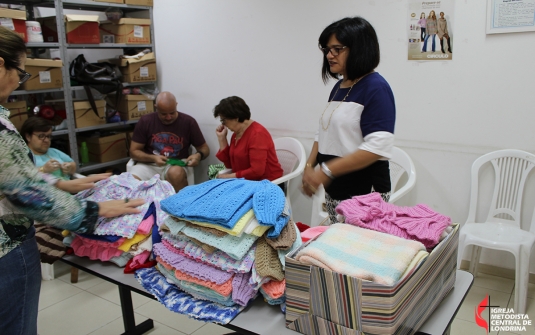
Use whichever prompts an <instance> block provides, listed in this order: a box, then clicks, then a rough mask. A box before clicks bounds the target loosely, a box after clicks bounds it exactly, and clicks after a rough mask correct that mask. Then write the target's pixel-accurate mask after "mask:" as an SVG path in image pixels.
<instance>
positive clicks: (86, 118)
mask: <svg viewBox="0 0 535 335" xmlns="http://www.w3.org/2000/svg"><path fill="white" fill-rule="evenodd" d="M73 105H74V117H75V123H76V128H83V127H91V126H98V125H99V124H105V123H106V101H105V100H95V105H96V106H97V112H98V115H97V114H96V113H95V111H94V110H93V108H91V104H90V103H89V101H75V102H74V103H73Z"/></svg>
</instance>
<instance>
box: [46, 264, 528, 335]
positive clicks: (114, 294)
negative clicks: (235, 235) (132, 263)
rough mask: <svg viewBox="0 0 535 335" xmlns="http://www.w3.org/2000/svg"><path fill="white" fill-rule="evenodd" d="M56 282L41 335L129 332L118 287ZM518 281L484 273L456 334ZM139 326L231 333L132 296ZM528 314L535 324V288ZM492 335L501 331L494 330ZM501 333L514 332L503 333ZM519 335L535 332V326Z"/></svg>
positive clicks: (95, 281)
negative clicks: (481, 307)
mask: <svg viewBox="0 0 535 335" xmlns="http://www.w3.org/2000/svg"><path fill="white" fill-rule="evenodd" d="M54 267H55V275H56V279H55V280H51V281H43V282H42V285H41V299H40V302H39V320H38V329H39V334H40V335H58V334H69V335H86V334H91V335H114V334H121V333H123V332H124V327H123V319H122V317H121V307H120V302H119V291H118V289H117V286H115V285H113V284H111V283H108V282H106V281H104V280H102V279H100V278H97V277H94V276H92V275H90V274H88V273H85V272H82V271H80V274H79V280H78V283H77V284H71V282H70V267H69V266H67V265H65V264H64V263H62V262H57V263H56V264H55V265H54ZM513 289H514V281H513V280H511V279H505V278H502V277H496V276H491V275H486V274H480V275H479V276H478V277H477V278H476V279H475V281H474V284H473V286H472V289H471V290H470V292H469V293H468V296H467V297H466V299H465V302H464V304H463V305H462V306H461V308H460V310H459V312H458V314H457V317H456V319H455V321H454V322H453V325H452V329H451V334H452V335H472V334H474V335H477V334H481V335H484V334H485V330H484V329H483V328H480V327H478V326H477V325H476V324H475V321H474V308H475V306H476V305H477V304H478V303H479V302H480V301H481V300H483V298H484V297H485V295H486V294H488V295H489V296H490V297H491V302H492V305H496V306H500V307H512V306H513V300H514V294H513V293H514V291H513ZM132 299H133V304H134V309H135V313H136V315H135V317H136V322H137V323H140V322H142V321H144V320H145V319H147V318H152V319H153V320H154V324H155V328H154V329H153V330H152V331H150V332H148V333H147V334H151V335H184V334H193V335H220V334H225V333H229V332H231V331H230V330H228V329H226V328H223V327H220V326H217V325H214V324H211V323H203V322H199V321H195V320H193V319H190V318H188V317H185V316H183V315H180V314H176V313H173V312H170V311H169V310H167V309H166V308H165V307H163V306H162V305H161V304H160V303H158V302H157V301H155V300H152V299H149V298H146V297H144V296H141V295H139V294H136V293H132ZM527 314H528V316H529V317H530V319H531V320H533V322H534V323H535V285H533V284H530V286H529V293H528V301H527ZM490 334H492V335H496V334H498V333H497V332H490ZM499 334H500V335H507V334H514V333H508V332H500V333H499ZM519 334H522V335H524V334H526V335H527V334H534V335H535V327H534V326H531V327H528V329H527V331H525V332H519Z"/></svg>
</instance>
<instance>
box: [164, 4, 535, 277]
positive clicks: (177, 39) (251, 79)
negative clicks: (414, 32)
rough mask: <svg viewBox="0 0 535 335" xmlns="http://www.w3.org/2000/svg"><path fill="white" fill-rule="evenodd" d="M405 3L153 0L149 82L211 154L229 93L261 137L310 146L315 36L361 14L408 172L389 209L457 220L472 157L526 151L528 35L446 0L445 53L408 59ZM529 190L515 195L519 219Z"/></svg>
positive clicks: (504, 258) (495, 260) (319, 104)
mask: <svg viewBox="0 0 535 335" xmlns="http://www.w3.org/2000/svg"><path fill="white" fill-rule="evenodd" d="M407 6H408V1H406V0H382V1H374V0H371V1H355V0H347V1H346V0H329V1H327V0H270V1H262V0H224V1H209V0H156V1H155V28H154V29H155V34H156V53H157V63H158V75H159V83H160V88H161V89H162V90H169V91H171V92H173V93H175V94H176V96H177V98H178V101H179V110H181V111H183V112H185V113H188V114H191V115H193V116H194V117H195V118H196V119H197V120H198V121H199V123H200V125H201V128H202V130H203V132H204V135H205V137H206V138H207V141H208V144H209V145H210V147H211V148H212V152H214V151H215V150H216V149H217V148H216V144H217V142H216V138H215V134H214V128H215V127H216V125H217V121H216V120H215V119H214V118H213V116H212V109H213V107H214V106H215V105H216V104H217V103H218V102H219V101H220V100H221V99H222V98H225V97H227V96H230V95H238V96H240V97H242V98H244V99H245V101H246V102H247V103H248V104H249V106H250V107H251V111H252V114H253V119H254V120H256V121H259V122H260V123H262V124H263V125H265V126H266V127H267V128H268V129H269V130H270V131H271V132H272V134H273V136H275V137H278V136H294V137H297V138H298V139H299V140H301V141H302V142H303V144H304V145H305V147H306V148H307V150H310V147H311V146H312V141H313V133H314V131H315V129H316V127H317V122H318V118H319V116H320V115H321V112H322V111H323V108H324V106H325V103H326V100H327V97H328V94H329V91H330V89H331V87H332V85H333V84H334V82H330V83H328V85H326V86H325V85H323V83H322V81H321V78H320V69H321V63H322V55H321V53H320V51H318V48H317V39H318V37H319V34H320V33H321V31H322V30H323V28H325V27H326V26H327V25H328V24H330V23H332V22H333V21H336V20H338V19H340V18H343V17H345V16H354V15H360V16H363V17H364V18H366V19H367V20H369V21H370V22H371V23H372V25H373V26H374V27H375V29H376V31H377V34H378V36H379V41H380V44H381V55H382V60H381V64H380V66H379V68H378V69H377V71H378V72H380V73H381V74H382V75H383V76H384V77H385V78H386V79H387V80H388V81H389V83H390V85H391V86H392V89H393V91H394V95H395V97H396V104H397V123H396V132H395V135H396V145H397V146H400V147H401V148H403V149H405V150H406V151H407V152H408V153H409V154H410V155H411V157H412V158H413V160H414V162H415V164H416V171H417V174H418V178H417V183H416V185H417V186H416V187H415V189H414V190H413V191H412V192H411V193H410V194H409V195H407V196H406V198H404V199H402V200H401V201H400V203H399V204H402V205H414V204H416V203H426V204H428V205H430V206H431V207H432V208H433V209H434V210H436V211H438V212H441V213H443V214H446V215H449V216H451V217H452V220H453V221H455V222H464V221H465V220H466V217H467V214H468V196H469V188H470V187H469V182H470V175H469V172H470V166H471V164H472V162H473V161H474V160H475V159H476V158H477V157H478V156H480V155H482V154H484V153H487V152H489V151H492V150H496V149H501V148H516V149H522V150H526V151H530V152H535V132H533V130H532V126H533V124H534V123H535V122H534V121H535V113H533V112H532V109H533V106H534V105H535V94H534V91H535V90H534V89H535V84H534V82H533V78H534V77H535V66H534V65H533V53H534V51H535V43H534V42H535V33H533V32H529V33H517V34H501V35H486V34H485V22H486V21H485V19H486V1H481V0H479V1H468V0H464V1H456V2H455V6H456V8H455V12H454V15H455V17H454V22H455V27H452V28H453V31H454V32H455V34H454V35H452V42H453V48H452V50H453V55H454V60H453V61H449V62H414V61H413V62H409V61H407V60H406V58H407V56H406V53H407V39H408V38H407V32H406V29H405V26H406V12H407ZM216 162H217V160H216V159H215V158H214V157H213V156H212V157H210V158H209V159H208V160H207V161H205V162H203V166H202V169H201V170H203V172H202V173H197V174H196V179H197V181H203V180H205V178H206V177H205V173H204V172H205V171H206V166H207V164H211V163H216ZM295 184H297V183H295ZM295 184H294V186H293V188H292V191H291V192H292V193H291V194H292V202H293V207H294V217H295V218H296V219H297V220H298V221H302V222H305V223H308V222H309V221H310V208H311V200H310V199H307V198H305V197H304V196H302V195H301V194H300V193H299V192H298V190H297V189H295V187H296V186H297V185H295ZM533 189H534V188H533V184H531V186H530V188H529V189H528V191H527V194H526V203H527V204H528V205H527V208H526V209H525V211H524V217H525V219H526V220H527V221H529V220H531V211H532V210H533V205H532V204H533V203H534V201H533V200H534V199H535V193H534V192H533V191H532V190H533ZM530 204H531V205H530ZM483 262H486V263H489V264H493V265H499V266H504V267H513V266H514V265H513V264H514V263H513V262H512V257H509V256H508V255H504V254H503V253H493V254H490V253H487V254H484V257H483Z"/></svg>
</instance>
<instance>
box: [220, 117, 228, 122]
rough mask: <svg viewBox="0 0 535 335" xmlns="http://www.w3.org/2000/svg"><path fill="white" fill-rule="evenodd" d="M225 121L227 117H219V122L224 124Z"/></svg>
mask: <svg viewBox="0 0 535 335" xmlns="http://www.w3.org/2000/svg"><path fill="white" fill-rule="evenodd" d="M225 121H227V119H225V118H224V117H222V118H220V119H219V122H221V124H225Z"/></svg>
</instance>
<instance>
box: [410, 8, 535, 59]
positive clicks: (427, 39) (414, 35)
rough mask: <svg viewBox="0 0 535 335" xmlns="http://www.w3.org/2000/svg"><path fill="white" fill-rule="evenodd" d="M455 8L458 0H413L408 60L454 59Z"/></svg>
mask: <svg viewBox="0 0 535 335" xmlns="http://www.w3.org/2000/svg"><path fill="white" fill-rule="evenodd" d="M534 1H535V0H534ZM453 8H454V0H441V1H409V10H408V20H407V27H406V29H407V31H408V37H407V39H408V60H417V61H437V60H441V61H444V60H452V59H453V49H454V47H453V40H454V33H455V30H454V20H453V18H454V16H453Z"/></svg>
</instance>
